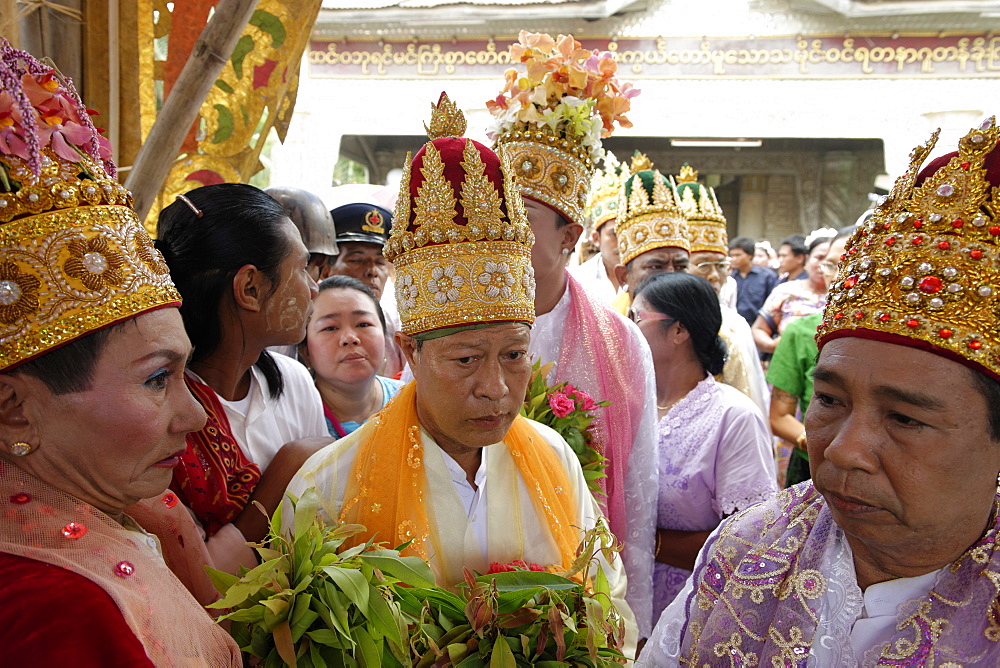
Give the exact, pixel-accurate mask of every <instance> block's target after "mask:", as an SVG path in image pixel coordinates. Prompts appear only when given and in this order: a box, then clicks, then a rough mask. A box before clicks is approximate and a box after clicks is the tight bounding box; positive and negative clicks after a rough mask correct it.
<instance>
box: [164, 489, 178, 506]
mask: <svg viewBox="0 0 1000 668" xmlns="http://www.w3.org/2000/svg"><path fill="white" fill-rule="evenodd" d="M177 503H178V502H177V495H176V494H174V493H173V492H167V493H166V494H164V495H163V505H165V506H166V507H167V508H173V507H174V506H176V505H177Z"/></svg>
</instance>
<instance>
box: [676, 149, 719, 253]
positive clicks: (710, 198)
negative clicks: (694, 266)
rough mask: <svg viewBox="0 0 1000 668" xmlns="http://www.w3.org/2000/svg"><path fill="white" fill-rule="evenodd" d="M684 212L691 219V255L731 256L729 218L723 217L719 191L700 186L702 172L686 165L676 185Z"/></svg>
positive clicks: (689, 227)
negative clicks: (727, 226) (717, 192)
mask: <svg viewBox="0 0 1000 668" xmlns="http://www.w3.org/2000/svg"><path fill="white" fill-rule="evenodd" d="M676 190H677V195H678V196H679V198H680V203H681V208H683V209H684V213H685V215H686V216H687V221H688V234H689V238H690V241H691V252H692V253H697V252H699V251H711V252H713V253H722V254H723V255H727V254H728V253H729V236H728V234H727V232H726V217H725V216H724V215H723V214H722V207H721V206H719V200H717V199H716V198H715V190H713V189H712V188H710V187H708V186H706V185H703V184H701V183H698V172H697V171H696V170H695V169H693V168H692V167H691V165H689V164H687V163H686V162H685V163H684V164H683V165H682V166H681V171H680V173H679V174H678V175H677V182H676Z"/></svg>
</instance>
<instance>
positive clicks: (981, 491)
mask: <svg viewBox="0 0 1000 668" xmlns="http://www.w3.org/2000/svg"><path fill="white" fill-rule="evenodd" d="M805 427H806V433H807V434H808V449H809V465H810V469H811V471H812V477H813V481H814V483H815V485H816V489H817V490H818V491H819V492H820V493H821V494H822V495H823V496H824V497H825V498H826V500H827V503H828V504H829V506H830V510H831V512H832V513H833V517H834V520H835V521H836V522H837V524H838V525H839V526H840V527H841V528H842V529H843V530H844V532H845V533H846V535H847V538H848V541H849V542H850V544H851V547H852V549H853V550H854V554H855V563H857V561H858V559H859V557H860V558H862V559H864V558H865V557H866V556H867V555H876V556H878V557H879V560H880V563H890V564H891V563H897V564H906V565H909V566H913V565H914V564H915V565H916V566H917V567H920V566H927V567H928V570H927V571H924V572H929V571H930V570H934V569H936V568H940V567H941V566H942V565H943V564H945V563H948V562H949V561H952V560H954V559H956V558H957V557H958V556H959V555H960V554H961V553H962V552H963V551H964V550H965V549H966V548H967V547H968V546H969V545H971V544H972V543H973V542H974V541H975V540H976V539H977V538H978V537H979V536H980V535H981V534H982V532H983V530H984V528H985V526H986V523H987V520H988V518H989V515H990V512H991V509H992V506H993V498H994V495H995V493H996V488H997V472H998V470H1000V442H995V441H993V440H991V439H990V436H989V433H988V427H987V405H986V399H985V398H984V397H983V395H982V394H981V393H980V392H979V391H978V389H977V387H976V386H975V385H974V381H973V377H972V376H971V372H970V371H969V369H967V368H966V367H965V366H963V365H961V364H959V363H958V362H953V361H951V360H948V359H945V358H944V357H941V356H939V355H935V354H933V353H930V352H926V351H922V350H917V349H915V348H909V347H905V346H901V345H896V344H891V343H886V342H881V341H870V340H867V339H861V338H857V337H845V338H841V339H836V340H833V341H831V342H829V343H827V344H826V345H825V346H824V347H823V350H822V352H821V353H820V356H819V361H818V362H817V364H816V370H815V391H814V395H813V400H812V402H811V403H810V404H809V410H808V412H807V415H806V418H805ZM935 564H936V565H935ZM883 570H884V569H883ZM901 572H905V571H901ZM913 574H916V573H913ZM897 577H899V576H897Z"/></svg>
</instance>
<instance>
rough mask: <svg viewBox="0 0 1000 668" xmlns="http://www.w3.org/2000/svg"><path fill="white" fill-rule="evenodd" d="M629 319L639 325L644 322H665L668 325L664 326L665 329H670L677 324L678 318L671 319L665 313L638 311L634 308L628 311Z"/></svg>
mask: <svg viewBox="0 0 1000 668" xmlns="http://www.w3.org/2000/svg"><path fill="white" fill-rule="evenodd" d="M628 319H629V320H631V321H632V322H634V323H635V324H637V325H638V324H639V323H640V322H642V321H643V320H663V321H664V322H665V323H666V324H665V325H664V326H665V327H669V326H670V325H672V324H674V323H675V322H677V318H671V317H670V316H669V315H666V314H665V313H656V312H655V311H636V310H635V309H634V308H630V309H629V310H628Z"/></svg>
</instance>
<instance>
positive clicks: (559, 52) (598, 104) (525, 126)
mask: <svg viewBox="0 0 1000 668" xmlns="http://www.w3.org/2000/svg"><path fill="white" fill-rule="evenodd" d="M510 60H511V62H512V63H521V64H523V65H524V68H525V71H523V72H519V71H518V70H517V69H514V68H511V69H509V70H507V72H506V73H505V75H504V77H505V79H506V85H505V86H504V89H503V90H502V91H501V92H500V94H499V95H498V96H497V97H496V98H495V99H493V100H489V101H488V102H487V103H486V107H487V108H488V109H489V110H490V113H492V114H493V116H494V123H493V125H492V127H491V128H490V129H489V131H488V132H487V135H488V136H489V138H490V139H492V140H494V142H495V144H494V146H495V147H502V148H503V149H504V151H506V152H507V154H508V155H509V156H510V159H511V163H512V164H513V165H514V171H515V174H516V175H517V183H518V186H519V187H520V188H521V194H522V195H524V196H525V197H528V198H530V199H533V200H535V201H538V202H541V203H543V204H546V205H548V206H550V207H552V208H553V209H555V210H556V211H558V212H559V214H560V215H562V216H563V217H564V218H566V219H567V220H569V221H570V222H574V223H580V224H581V225H586V218H585V216H584V208H585V206H586V204H587V191H588V190H589V189H590V180H591V177H592V176H593V175H594V171H595V169H596V168H597V162H598V161H599V160H600V159H601V157H602V155H603V150H602V148H601V138H602V137H609V136H610V135H611V133H612V132H613V131H614V127H615V123H617V124H618V125H620V126H621V127H626V128H627V127H631V126H632V123H631V122H630V121H629V120H628V118H627V117H626V116H625V114H626V113H628V111H629V109H630V108H631V102H630V100H631V98H633V97H635V96H636V95H638V94H639V90H638V89H637V88H633V87H632V84H629V83H621V82H619V81H618V79H617V77H616V76H615V75H616V73H617V71H618V65H617V63H616V62H615V60H614V57H613V56H612V54H611V53H609V52H607V51H605V52H604V53H600V54H599V53H598V52H597V51H588V50H587V49H583V48H581V45H580V43H579V42H577V41H576V40H575V39H573V36H572V35H559V37H557V38H556V39H553V38H552V37H551V36H549V35H546V34H542V33H529V32H525V31H522V32H521V34H520V35H519V37H518V42H517V43H516V44H513V45H511V47H510Z"/></svg>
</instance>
